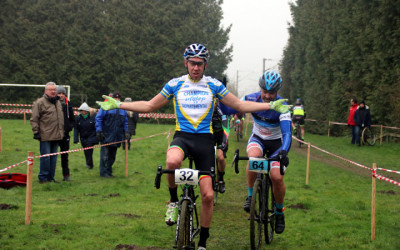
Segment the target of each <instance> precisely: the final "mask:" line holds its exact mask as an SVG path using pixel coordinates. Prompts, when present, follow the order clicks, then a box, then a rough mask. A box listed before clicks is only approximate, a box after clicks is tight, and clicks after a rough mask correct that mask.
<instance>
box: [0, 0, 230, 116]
mask: <svg viewBox="0 0 400 250" xmlns="http://www.w3.org/2000/svg"><path fill="white" fill-rule="evenodd" d="M221 4H222V1H214V0H146V1H142V0H127V1H124V0H103V1H98V0H85V1H77V0H67V1H57V0H32V1H15V0H2V1H1V8H0V83H22V84H45V83H46V82H48V81H54V82H56V83H57V84H61V85H70V86H71V94H72V96H73V97H74V95H83V96H85V97H87V99H88V102H89V104H90V105H94V103H95V101H96V100H100V99H101V95H103V94H108V93H112V92H114V91H119V92H121V93H122V96H123V98H124V97H128V96H129V97H131V98H132V99H133V100H147V99H150V98H151V97H153V96H154V95H156V94H157V93H159V92H160V90H161V89H162V87H163V86H164V84H165V83H166V82H167V81H168V80H170V79H171V78H173V77H177V76H179V75H183V74H186V70H185V68H184V66H183V52H184V49H185V48H186V46H187V45H189V44H191V43H195V42H200V43H203V44H205V45H206V46H207V47H208V48H209V49H210V52H211V59H210V60H211V61H212V63H210V64H209V67H208V68H207V73H208V74H210V75H213V76H214V77H218V78H220V79H222V77H223V74H224V71H225V70H226V68H227V65H228V63H229V62H230V61H231V57H232V55H231V54H232V47H231V46H228V45H227V42H228V39H229V32H230V27H228V28H222V26H221V24H220V22H221V19H222V10H221ZM42 94H43V89H37V88H35V89H30V88H24V89H21V88H9V87H7V91H4V88H3V89H2V91H0V99H1V100H2V101H12V102H25V103H26V102H32V101H33V100H34V99H35V98H36V97H39V96H41V95H42ZM27 99H28V100H27ZM71 99H72V98H71ZM74 100H76V101H75V103H73V104H74V105H76V106H78V105H79V104H80V100H81V98H80V97H78V98H76V97H74V99H72V101H74ZM76 102H79V103H76ZM166 111H170V112H172V110H171V106H169V107H167V109H166Z"/></svg>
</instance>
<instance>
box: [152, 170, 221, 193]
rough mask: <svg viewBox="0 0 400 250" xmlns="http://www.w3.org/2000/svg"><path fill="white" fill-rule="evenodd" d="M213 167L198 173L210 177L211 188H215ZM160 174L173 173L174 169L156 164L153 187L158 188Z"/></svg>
mask: <svg viewBox="0 0 400 250" xmlns="http://www.w3.org/2000/svg"><path fill="white" fill-rule="evenodd" d="M213 172H214V168H213V167H212V168H211V171H204V170H199V175H209V176H211V178H212V185H213V190H214V189H215V174H214V173H213ZM162 174H175V169H162V166H161V165H158V167H157V175H156V178H155V180H154V187H155V188H157V189H159V188H160V183H161V175H162Z"/></svg>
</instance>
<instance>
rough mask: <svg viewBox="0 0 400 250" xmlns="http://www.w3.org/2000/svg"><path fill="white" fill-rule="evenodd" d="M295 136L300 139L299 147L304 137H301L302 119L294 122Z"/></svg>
mask: <svg viewBox="0 0 400 250" xmlns="http://www.w3.org/2000/svg"><path fill="white" fill-rule="evenodd" d="M294 124H295V126H294V136H296V138H297V139H299V140H300V141H297V142H298V143H299V148H301V144H303V143H302V141H303V140H302V139H301V127H300V121H299V120H296V122H295V123H294Z"/></svg>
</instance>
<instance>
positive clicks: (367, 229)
mask: <svg viewBox="0 0 400 250" xmlns="http://www.w3.org/2000/svg"><path fill="white" fill-rule="evenodd" d="M0 126H1V127H2V152H0V169H3V168H5V167H8V166H9V165H12V164H15V163H18V162H21V161H23V160H25V159H26V156H27V152H28V151H33V152H34V155H38V154H39V143H38V142H37V141H35V140H33V139H32V132H31V127H30V125H29V124H26V125H24V124H23V121H22V120H4V119H3V120H0ZM169 129H171V130H173V129H174V126H172V125H156V124H140V123H139V124H138V128H137V135H136V136H135V137H133V138H142V137H145V136H149V135H153V134H157V133H161V132H167V131H168V130H169ZM249 130H250V128H249ZM248 135H249V134H247V137H246V136H245V138H244V139H243V141H241V142H239V143H237V142H236V141H235V139H234V138H232V139H231V140H230V145H229V148H230V149H229V151H228V158H227V162H228V166H227V170H226V182H227V184H226V185H227V186H226V189H227V191H226V193H224V194H223V195H220V196H219V197H220V199H219V201H218V204H217V205H216V206H215V208H214V216H213V221H212V226H211V229H210V234H211V237H210V239H209V240H208V243H207V249H249V236H248V235H249V222H248V220H247V218H248V215H247V214H246V213H245V212H244V211H243V209H242V205H243V202H244V199H245V197H246V195H247V185H246V182H245V171H244V168H245V163H244V162H241V166H240V170H241V171H240V174H235V173H234V170H233V168H231V167H230V163H231V160H232V156H233V152H234V149H235V148H240V150H241V152H245V146H246V140H247V138H248ZM306 139H307V140H309V141H310V142H311V143H312V144H314V145H316V146H318V147H321V148H323V149H325V150H327V151H329V152H332V153H334V154H337V155H340V156H342V157H344V158H347V159H349V160H352V161H355V162H357V163H360V164H363V165H365V166H368V167H372V163H373V162H375V163H377V164H378V166H379V167H384V168H389V169H394V170H400V154H399V152H400V145H399V144H393V143H384V144H382V145H379V144H377V145H375V146H373V147H356V146H354V145H350V139H349V138H346V137H339V138H337V137H329V138H328V137H326V136H319V135H309V134H306ZM167 144H168V139H167V137H166V136H165V135H160V136H156V137H153V138H148V139H143V140H139V141H137V142H133V144H132V146H133V149H131V151H129V161H128V163H129V176H128V177H125V169H124V162H125V152H124V151H123V150H121V149H119V150H118V154H117V161H116V162H115V164H114V167H113V170H114V175H115V176H116V177H115V178H108V179H104V178H100V177H99V168H98V164H99V152H100V150H99V149H95V151H94V162H95V168H94V169H93V170H88V169H87V168H86V167H85V161H84V156H83V152H76V153H71V154H70V155H69V160H70V170H71V179H72V181H71V182H62V181H61V179H62V174H61V166H60V159H58V165H57V170H56V180H58V181H60V182H59V183H50V184H39V183H38V180H37V174H38V169H39V160H38V159H36V160H35V161H34V181H33V193H32V215H31V224H30V225H29V226H26V225H25V224H24V220H25V188H23V187H22V188H21V187H17V188H12V189H9V190H5V189H0V204H1V210H0V248H1V249H120V248H124V247H125V248H127V247H130V249H172V245H173V239H174V234H175V227H168V226H166V225H165V223H164V221H163V220H164V218H163V216H164V213H165V210H166V201H167V200H168V199H169V194H168V190H167V185H166V180H165V178H163V179H162V182H161V188H160V189H159V190H157V189H155V188H154V186H153V184H154V177H155V174H156V168H157V165H159V164H162V165H163V167H165V152H166V149H167ZM296 147H297V146H296V145H295V144H294V145H293V146H292V150H291V151H290V154H289V156H290V166H289V169H288V171H287V173H286V175H285V182H286V185H287V193H286V201H285V206H286V210H285V215H286V230H285V232H284V233H283V234H281V235H275V238H274V240H273V242H272V244H271V245H269V246H266V245H264V249H315V248H319V249H348V248H354V249H399V246H400V238H399V237H398V236H399V231H400V213H399V211H400V199H399V191H400V189H399V187H398V186H395V185H393V184H389V183H387V182H384V181H379V180H378V181H377V199H376V202H377V204H376V211H377V213H376V238H375V241H371V177H370V174H369V171H368V170H364V169H359V167H356V166H352V165H350V164H348V163H341V162H340V161H337V160H335V159H334V158H333V157H331V156H327V155H326V154H324V153H320V152H317V151H316V150H312V151H311V156H312V160H311V163H310V176H309V185H305V178H306V163H307V159H306V157H305V155H306V151H307V149H305V148H304V149H303V148H302V149H298V148H296ZM78 148H80V144H78V145H74V144H72V145H71V149H78ZM59 158H60V157H59ZM184 164H185V163H184ZM8 172H13V173H25V172H26V163H25V164H22V165H19V166H17V167H15V168H13V169H12V170H10V171H8ZM381 174H382V175H384V176H386V174H385V172H381ZM397 178H398V177H397ZM197 192H198V190H197ZM198 202H199V203H200V199H199V200H198ZM199 205H201V204H199ZM134 246H135V247H134Z"/></svg>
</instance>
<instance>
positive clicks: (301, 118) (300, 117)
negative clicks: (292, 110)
mask: <svg viewBox="0 0 400 250" xmlns="http://www.w3.org/2000/svg"><path fill="white" fill-rule="evenodd" d="M292 121H293V123H295V122H296V121H299V124H300V125H304V115H294V116H293V117H292Z"/></svg>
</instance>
